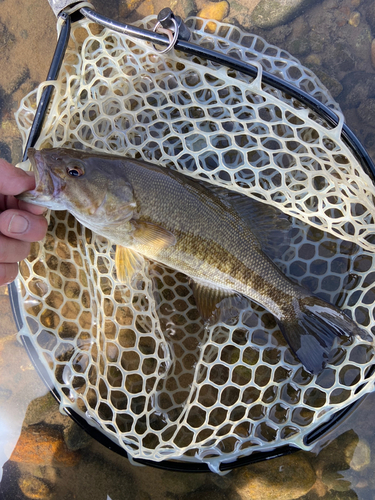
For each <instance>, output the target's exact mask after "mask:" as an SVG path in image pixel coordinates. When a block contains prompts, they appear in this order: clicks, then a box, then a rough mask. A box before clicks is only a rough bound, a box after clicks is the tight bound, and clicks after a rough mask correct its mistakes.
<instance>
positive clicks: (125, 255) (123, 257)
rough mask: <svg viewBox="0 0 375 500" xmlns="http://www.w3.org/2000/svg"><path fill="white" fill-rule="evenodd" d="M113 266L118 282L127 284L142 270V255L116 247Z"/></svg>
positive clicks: (119, 246) (128, 249)
mask: <svg viewBox="0 0 375 500" xmlns="http://www.w3.org/2000/svg"><path fill="white" fill-rule="evenodd" d="M115 264H116V271H117V278H118V280H119V281H121V282H123V283H126V282H128V283H129V282H130V281H131V279H132V277H133V276H134V274H136V273H137V272H138V271H140V270H141V269H142V268H143V264H144V259H143V257H142V255H140V254H139V253H137V252H134V250H131V249H130V248H126V247H123V246H121V245H117V246H116V254H115Z"/></svg>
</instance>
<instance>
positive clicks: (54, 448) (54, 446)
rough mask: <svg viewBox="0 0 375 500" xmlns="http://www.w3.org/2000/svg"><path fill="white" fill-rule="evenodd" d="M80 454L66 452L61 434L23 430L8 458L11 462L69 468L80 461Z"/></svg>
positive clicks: (43, 429) (30, 428)
mask: <svg viewBox="0 0 375 500" xmlns="http://www.w3.org/2000/svg"><path fill="white" fill-rule="evenodd" d="M80 458H81V457H80V454H79V453H77V452H74V451H70V450H68V448H67V447H66V445H65V443H64V440H63V436H62V433H61V432H58V431H57V430H54V429H50V428H35V427H34V428H33V427H28V428H26V429H23V430H22V432H21V435H20V437H19V440H18V442H17V445H16V447H15V448H14V450H13V453H12V455H11V457H10V460H12V461H13V462H19V463H29V464H35V465H38V464H39V465H53V464H55V465H59V466H65V467H70V466H73V465H76V464H77V463H78V462H79V461H80Z"/></svg>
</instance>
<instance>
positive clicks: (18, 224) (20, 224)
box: [8, 214, 29, 234]
mask: <svg viewBox="0 0 375 500" xmlns="http://www.w3.org/2000/svg"><path fill="white" fill-rule="evenodd" d="M28 227H29V221H28V220H27V219H26V217H24V216H23V215H18V214H14V215H13V217H12V218H11V219H10V222H9V226H8V231H9V232H10V233H14V234H22V233H24V232H25V231H26V230H27V228H28Z"/></svg>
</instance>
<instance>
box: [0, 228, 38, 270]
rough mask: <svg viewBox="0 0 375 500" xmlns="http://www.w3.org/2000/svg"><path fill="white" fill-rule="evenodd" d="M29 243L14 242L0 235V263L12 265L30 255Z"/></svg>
mask: <svg viewBox="0 0 375 500" xmlns="http://www.w3.org/2000/svg"><path fill="white" fill-rule="evenodd" d="M30 247H31V243H29V242H28V241H20V240H14V239H13V238H7V237H6V236H2V235H0V263H2V264H4V263H8V264H11V263H14V262H18V261H20V260H23V259H26V257H27V256H28V255H29V253H30Z"/></svg>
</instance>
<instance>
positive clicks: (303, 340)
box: [278, 295, 368, 374]
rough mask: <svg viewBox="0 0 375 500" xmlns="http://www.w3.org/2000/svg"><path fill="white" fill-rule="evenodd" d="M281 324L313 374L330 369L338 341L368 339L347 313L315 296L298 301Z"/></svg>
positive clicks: (284, 333)
mask: <svg viewBox="0 0 375 500" xmlns="http://www.w3.org/2000/svg"><path fill="white" fill-rule="evenodd" d="M278 324H279V327H280V330H281V333H282V334H283V335H284V338H285V340H286V341H287V342H288V344H289V346H290V348H291V349H292V351H293V352H294V354H295V355H296V356H297V358H298V359H299V360H300V361H301V363H302V364H303V365H304V367H305V368H306V370H307V371H309V372H310V373H312V374H319V373H320V372H321V371H322V370H323V368H324V367H325V366H326V364H327V361H328V356H329V353H330V351H331V350H332V348H333V346H334V343H335V340H336V339H337V338H340V339H343V338H350V337H352V336H354V335H360V336H361V337H362V338H368V334H367V333H366V332H364V330H362V329H361V328H359V327H358V326H357V325H356V323H354V321H353V320H351V319H350V318H349V317H348V316H347V315H346V314H344V313H343V312H342V311H340V310H339V309H338V308H337V307H335V306H332V305H331V304H328V302H325V301H324V300H322V299H320V298H319V297H316V296H314V295H309V296H304V297H302V298H300V299H294V300H293V303H292V306H291V307H289V308H288V310H286V311H285V314H284V316H283V318H282V319H281V321H279V320H278Z"/></svg>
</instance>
